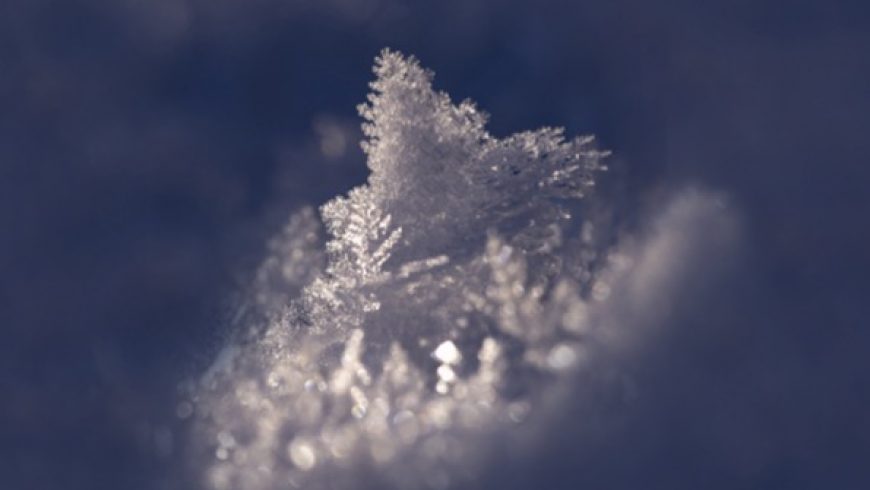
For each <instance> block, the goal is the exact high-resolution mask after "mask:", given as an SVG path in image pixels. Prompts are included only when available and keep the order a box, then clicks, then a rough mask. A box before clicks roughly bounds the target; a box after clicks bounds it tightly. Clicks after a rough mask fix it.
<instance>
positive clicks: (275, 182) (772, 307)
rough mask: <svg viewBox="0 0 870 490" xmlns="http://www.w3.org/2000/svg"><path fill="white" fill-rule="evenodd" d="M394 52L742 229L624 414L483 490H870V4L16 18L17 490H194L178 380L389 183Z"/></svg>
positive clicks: (7, 285)
mask: <svg viewBox="0 0 870 490" xmlns="http://www.w3.org/2000/svg"><path fill="white" fill-rule="evenodd" d="M383 47H391V48H394V49H398V50H401V51H403V52H405V53H408V54H414V55H416V56H417V57H419V58H420V59H421V61H422V63H423V65H424V66H427V67H429V68H431V69H433V70H434V71H435V72H436V73H437V76H436V86H437V87H438V88H439V89H441V90H446V91H447V92H449V93H450V94H451V95H452V96H453V97H454V99H455V100H461V99H464V98H471V99H473V100H475V101H477V102H478V104H479V106H480V107H481V108H483V109H484V110H486V111H487V112H489V113H490V114H491V116H492V117H491V123H490V126H489V127H490V130H491V131H492V132H493V133H494V134H496V135H498V136H505V135H508V134H510V133H512V132H514V131H519V130H525V129H531V128H535V127H538V126H541V125H557V126H565V127H566V130H567V133H568V134H577V133H584V134H586V133H592V134H596V135H597V136H598V137H599V141H600V144H601V146H603V147H605V148H608V149H611V150H613V151H614V157H613V159H612V166H613V168H614V171H613V172H611V173H610V174H608V175H605V176H604V177H603V178H604V180H605V181H607V180H608V179H609V181H610V182H612V183H616V182H618V186H619V187H620V189H621V190H620V192H621V193H622V194H621V195H622V196H623V199H624V200H625V201H626V203H625V206H626V209H638V210H639V209H643V208H644V206H645V203H646V202H654V201H656V199H657V197H656V196H658V195H660V194H662V193H665V192H667V190H668V189H676V188H679V187H680V186H682V185H686V184H697V185H701V186H703V187H706V188H710V189H714V190H717V191H721V192H724V193H726V194H727V195H728V196H729V199H730V202H732V204H733V205H734V206H735V207H736V209H737V210H738V211H739V214H740V216H741V220H742V223H743V226H744V235H745V236H744V242H745V243H744V244H743V251H742V255H741V259H740V261H739V263H735V264H732V265H730V266H729V267H730V269H731V271H730V273H729V274H728V275H727V279H723V280H722V282H721V283H719V284H718V285H716V286H711V287H709V288H708V290H706V292H704V293H703V294H698V295H697V297H693V299H692V301H691V304H687V305H684V306H683V307H682V309H681V311H678V312H675V313H674V315H673V317H672V326H671V327H670V328H669V329H668V333H667V335H666V340H665V341H663V342H661V345H660V346H659V347H657V348H655V349H651V350H650V352H648V353H646V354H645V355H644V356H643V358H642V359H641V358H639V359H637V360H635V361H634V362H636V363H637V365H638V366H639V367H638V369H637V372H638V373H639V374H638V379H637V383H638V385H639V387H640V388H639V389H640V393H641V394H642V396H641V397H640V398H639V401H637V402H636V403H635V404H633V405H632V407H630V408H628V409H624V411H623V412H622V413H621V415H620V419H619V420H620V421H619V423H618V424H616V425H618V427H615V428H610V429H608V430H607V431H602V433H601V434H599V435H597V436H596V435H594V434H592V435H590V434H586V436H588V437H590V438H592V439H590V440H592V441H593V442H594V443H589V442H587V443H585V444H584V445H583V447H582V448H576V445H575V444H574V442H575V441H573V440H572V439H571V438H572V437H573V435H571V434H572V432H571V430H570V421H566V430H565V431H564V432H563V433H562V434H554V435H553V436H552V438H551V439H552V440H551V444H549V445H548V447H547V448H545V449H543V450H542V451H541V457H540V458H539V459H536V460H534V461H529V462H528V464H524V465H518V466H516V467H511V468H510V469H505V468H501V469H499V471H492V472H489V473H487V475H488V476H487V477H486V478H487V479H485V480H481V485H480V488H492V487H493V486H495V485H501V486H503V487H509V488H532V487H535V488H580V486H581V485H585V486H587V487H591V488H626V489H628V488H669V489H674V488H729V489H735V488H765V489H767V488H770V489H773V488H788V489H795V488H807V489H809V488H836V489H859V488H860V489H864V488H868V484H870V476H868V470H867V469H866V461H867V458H868V456H870V451H868V442H870V441H868V434H870V416H868V415H867V414H868V409H870V388H868V385H867V374H868V373H867V367H868V365H870V361H868V360H867V356H868V354H867V351H868V346H870V333H868V330H867V329H868V323H867V320H866V319H867V313H868V311H867V296H868V294H870V288H868V286H867V285H866V277H867V272H868V271H870V254H868V252H867V250H868V246H870V221H868V219H870V218H867V216H868V215H870V195H868V193H867V190H866V188H867V185H868V182H870V167H868V165H867V163H868V162H867V158H868V154H870V138H868V137H867V136H866V131H867V128H868V127H870V125H868V122H870V117H868V114H870V89H868V88H870V55H868V53H870V7H868V6H867V4H866V3H864V2H858V1H854V2H822V1H818V2H811V1H801V0H796V1H791V2H785V1H773V0H754V1H742V0H738V1H731V2H690V1H673V2H645V1H640V0H609V1H567V0H565V1H549V0H542V1H536V2H518V1H502V2H494V1H492V2H487V1H480V0H461V1H453V0H445V1H439V2H413V1H407V0H405V1H400V0H317V1H314V0H249V1H244V2H242V1H238V0H149V1H144V0H66V1H63V2H58V1H49V0H6V1H4V2H2V4H0V328H2V337H0V339H2V341H0V394H2V397H0V487H2V488H8V489H13V490H18V489H54V488H65V489H91V490H96V489H113V490H115V489H124V490H135V489H176V488H192V482H191V481H190V480H188V477H187V476H186V475H187V473H188V472H187V471H186V468H184V462H183V460H182V459H181V457H180V454H181V453H182V452H183V444H184V443H183V441H182V440H180V439H179V438H178V437H177V436H176V434H177V433H178V429H179V427H178V426H179V422H177V418H176V417H175V413H174V411H175V403H174V397H175V394H176V390H177V383H178V382H179V380H180V379H183V378H184V377H185V376H186V375H188V374H191V373H194V372H195V371H196V369H199V368H200V367H202V365H203V364H204V363H207V362H208V360H209V359H210V358H211V356H212V355H213V354H214V352H215V349H216V347H218V346H219V345H220V343H221V339H222V338H223V336H225V335H226V332H225V331H224V329H223V328H222V325H224V324H225V318H226V316H227V315H228V314H229V313H232V312H227V311H226V307H225V305H226V304H227V301H226V299H227V296H228V295H230V294H232V292H233V291H234V290H235V288H238V287H239V286H240V284H241V283H242V282H243V281H244V273H245V271H246V270H249V269H250V267H251V266H252V265H253V264H256V263H257V260H258V259H259V258H260V257H261V256H262V253H263V250H264V248H265V242H266V239H267V238H268V237H269V236H271V235H272V234H273V233H275V232H276V231H277V230H279V228H280V226H281V225H282V224H283V222H284V221H285V220H286V218H287V216H288V215H289V213H290V212H292V210H294V209H296V208H297V207H298V206H300V205H303V204H312V205H318V204H321V203H323V202H324V201H326V200H327V199H329V198H331V197H332V196H334V195H336V194H338V193H341V192H345V191H346V190H348V189H350V188H351V187H353V186H355V185H358V184H360V183H362V182H363V181H364V180H365V178H366V175H367V169H366V167H365V163H364V158H363V155H362V153H361V151H360V149H359V145H358V141H359V139H360V136H361V134H360V131H359V118H358V117H357V115H356V109H355V107H356V105H357V104H358V103H361V102H363V101H364V100H365V95H366V93H367V92H368V86H367V83H368V82H369V81H370V80H371V79H372V74H371V64H372V61H373V58H374V56H375V55H376V54H377V53H378V52H379V51H380V50H381V49H382V48H383ZM605 185H608V184H605ZM609 185H616V184H609ZM627 214H631V213H627ZM640 214H642V213H638V215H640ZM714 266H715V264H711V267H714ZM596 437H597V438H598V439H595V438H596ZM572 448H575V449H576V450H574V449H572Z"/></svg>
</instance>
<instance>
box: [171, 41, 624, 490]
mask: <svg viewBox="0 0 870 490" xmlns="http://www.w3.org/2000/svg"><path fill="white" fill-rule="evenodd" d="M374 71H375V74H376V80H375V81H374V82H373V83H372V84H371V87H372V89H373V93H372V94H371V95H370V96H369V102H368V103H367V104H364V105H361V106H360V108H359V110H360V114H361V115H362V116H363V118H364V119H365V121H366V122H365V124H364V125H363V129H364V133H365V135H366V137H367V139H366V141H365V142H364V143H363V148H364V150H365V152H366V154H367V155H368V166H369V167H370V170H371V175H370V177H369V181H368V183H367V184H366V185H363V186H361V187H358V188H356V189H354V190H352V191H351V192H350V193H349V194H348V196H347V197H337V198H335V199H333V200H332V201H330V202H328V203H326V204H325V205H324V206H322V208H321V209H320V215H321V218H322V221H323V223H324V224H325V229H326V234H327V237H328V238H326V239H324V237H323V232H322V231H321V225H320V221H319V220H318V219H317V217H316V216H315V213H314V212H313V211H312V210H311V209H306V210H303V211H301V212H299V213H297V214H296V215H295V216H293V217H292V219H291V221H290V222H289V224H288V225H287V228H286V229H285V230H284V232H283V233H282V234H281V235H280V236H279V237H278V238H276V239H275V241H274V243H273V244H272V247H271V251H272V254H271V256H270V257H269V258H268V259H267V260H266V261H265V262H264V264H263V265H262V267H261V269H260V271H259V273H258V274H257V277H256V280H255V283H254V286H253V292H252V293H251V294H250V299H249V301H247V303H246V308H245V309H244V311H243V312H242V313H240V320H239V324H240V327H239V329H238V335H237V336H236V337H235V338H234V340H233V341H232V342H231V343H230V345H229V346H227V347H226V348H225V349H224V350H223V351H222V352H221V354H220V355H219V357H218V359H217V361H216V362H215V363H214V364H213V365H212V367H211V368H210V369H209V370H208V371H207V372H206V373H205V374H204V375H203V376H202V378H201V379H200V380H199V381H198V382H197V383H196V384H195V386H191V387H189V389H188V392H187V393H186V397H187V398H186V399H185V401H183V402H181V403H182V404H181V405H180V406H179V413H180V414H181V413H182V412H183V416H185V417H186V416H190V415H191V414H193V417H194V426H193V441H194V450H193V452H194V454H193V456H192V457H193V458H194V462H195V465H196V466H197V467H202V468H203V471H202V473H203V474H202V478H203V481H204V486H205V487H207V488H212V489H215V490H229V489H236V488H244V489H246V490H261V489H262V490H266V489H283V488H296V487H302V488H321V487H322V488H357V487H359V486H360V485H361V482H363V481H367V482H374V483H372V484H373V485H374V487H378V488H389V487H395V488H446V487H451V486H455V485H459V484H461V482H462V481H467V480H468V479H473V478H474V477H475V474H476V473H477V472H478V471H479V468H480V467H481V466H482V465H483V464H484V463H485V460H486V458H487V449H486V448H487V444H493V442H492V441H494V440H496V439H495V438H494V437H495V436H494V435H498V437H500V438H501V439H499V440H501V441H503V442H506V443H507V444H511V443H513V442H516V441H514V440H513V439H511V438H512V437H515V438H517V440H518V439H519V438H520V437H522V433H523V430H532V431H533V429H529V428H528V427H527V426H528V425H529V424H530V423H531V422H530V420H531V419H532V416H533V415H534V414H535V412H536V411H539V410H542V409H543V408H542V407H543V406H544V405H545V404H546V400H551V399H553V397H554V394H555V393H557V392H558V387H559V386H560V384H564V383H563V381H564V380H565V379H566V378H568V377H570V373H573V372H576V371H577V370H578V369H580V368H581V367H582V366H583V365H584V363H589V362H591V361H590V359H593V358H594V357H595V355H596V344H597V343H598V342H599V341H600V338H599V337H600V335H599V334H598V333H597V331H598V330H600V329H601V328H604V323H603V322H600V321H597V320H596V315H597V314H596V311H598V310H600V309H601V308H600V304H601V303H603V302H605V301H607V297H608V295H609V293H610V289H611V287H612V286H614V283H615V281H616V279H615V278H617V277H618V276H619V275H620V274H621V273H622V271H624V270H626V269H627V268H630V267H631V263H630V259H629V258H627V257H625V256H621V255H620V254H618V253H616V252H613V251H612V250H615V249H612V248H611V247H609V246H606V245H603V244H602V243H601V240H599V239H596V237H595V228H594V227H593V226H592V225H591V223H589V222H588V221H586V222H584V221H582V220H580V219H579V217H576V216H572V213H575V214H576V212H577V210H578V209H580V208H579V207H578V205H577V203H578V200H580V199H582V198H583V197H584V196H586V194H587V193H588V192H590V191H591V189H592V187H593V184H594V179H595V176H596V173H597V172H598V171H600V170H602V169H603V166H602V165H601V160H602V159H603V158H604V157H605V156H606V154H605V153H604V152H601V151H598V150H597V149H596V148H595V146H594V145H593V140H592V138H591V137H585V138H576V139H571V140H566V139H565V138H564V137H563V135H562V131H561V130H559V129H553V128H544V129H540V130H537V131H530V132H523V133H519V134H516V135H513V136H510V137H508V138H505V139H497V138H495V137H493V136H492V135H490V134H489V133H488V132H487V131H486V130H485V129H484V126H485V122H486V116H485V115H484V114H483V113H481V112H480V111H478V110H477V109H476V108H475V106H474V105H473V104H472V103H470V102H468V101H466V102H462V103H460V104H458V105H456V104H453V103H452V102H451V100H450V98H449V97H448V96H447V95H446V94H444V93H439V92H435V91H433V89H432V79H433V76H432V74H431V73H430V72H428V71H426V70H424V69H422V68H421V67H420V66H419V64H418V62H417V61H416V60H415V59H414V58H413V57H404V56H402V55H400V54H398V53H396V52H391V51H388V50H385V51H384V52H383V53H382V54H381V56H380V57H379V58H378V59H377V61H376V65H375V70H374ZM611 324H612V322H610V323H608V324H607V328H613V327H612V325H611Z"/></svg>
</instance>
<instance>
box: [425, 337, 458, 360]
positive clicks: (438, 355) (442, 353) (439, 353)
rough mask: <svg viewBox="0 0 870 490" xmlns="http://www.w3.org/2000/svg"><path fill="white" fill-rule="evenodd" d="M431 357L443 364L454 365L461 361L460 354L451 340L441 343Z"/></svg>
mask: <svg viewBox="0 0 870 490" xmlns="http://www.w3.org/2000/svg"><path fill="white" fill-rule="evenodd" d="M432 357H434V358H435V359H437V360H439V361H441V362H443V363H444V364H451V365H456V364H459V363H460V362H461V361H462V353H461V352H459V349H457V348H456V344H454V343H453V341H451V340H447V341H444V342H442V343H441V345H439V346H438V347H437V348H436V349H435V351H434V352H432Z"/></svg>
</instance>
